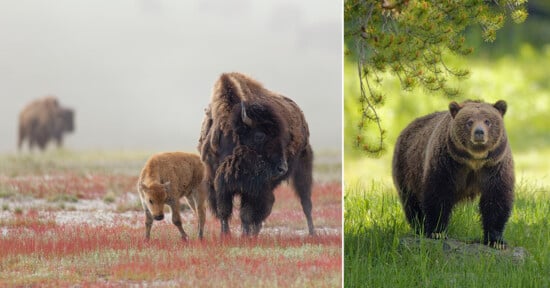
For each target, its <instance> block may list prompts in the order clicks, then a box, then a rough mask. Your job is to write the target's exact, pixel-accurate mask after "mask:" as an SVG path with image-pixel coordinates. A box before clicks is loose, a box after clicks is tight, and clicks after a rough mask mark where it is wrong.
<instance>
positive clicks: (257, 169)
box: [211, 146, 275, 235]
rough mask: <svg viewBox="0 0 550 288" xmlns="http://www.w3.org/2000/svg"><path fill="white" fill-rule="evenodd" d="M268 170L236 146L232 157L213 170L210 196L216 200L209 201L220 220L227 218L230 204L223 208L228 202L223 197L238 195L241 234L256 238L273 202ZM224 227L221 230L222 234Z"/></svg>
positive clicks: (261, 161) (258, 157)
mask: <svg viewBox="0 0 550 288" xmlns="http://www.w3.org/2000/svg"><path fill="white" fill-rule="evenodd" d="M251 168H252V169H251ZM268 171H269V165H268V163H267V162H266V161H264V159H262V156H261V155H258V154H257V153H256V152H255V151H253V150H251V149H249V148H248V147H247V146H238V147H236V148H235V149H234V150H233V154H232V155H230V156H228V157H226V158H225V160H224V161H223V162H222V163H221V164H220V166H218V169H217V170H216V177H215V178H214V188H215V191H216V194H212V195H211V196H215V197H216V199H215V200H214V199H212V200H214V201H211V202H216V203H217V211H216V213H217V216H218V217H219V218H222V219H224V218H229V217H230V216H231V213H232V210H233V207H232V206H233V205H227V203H230V202H229V201H227V199H226V197H231V199H233V196H234V195H235V194H239V195H241V211H240V217H241V221H242V225H243V232H244V233H245V234H253V235H257V234H258V233H259V232H260V230H261V228H262V222H263V220H265V218H267V216H269V214H270V213H271V208H272V207H273V203H274V202H275V196H274V195H273V187H270V186H269V183H270V182H269V180H270V178H271V175H270V174H271V173H269V172H268ZM231 201H232V200H231ZM228 228H229V227H225V231H226V232H228Z"/></svg>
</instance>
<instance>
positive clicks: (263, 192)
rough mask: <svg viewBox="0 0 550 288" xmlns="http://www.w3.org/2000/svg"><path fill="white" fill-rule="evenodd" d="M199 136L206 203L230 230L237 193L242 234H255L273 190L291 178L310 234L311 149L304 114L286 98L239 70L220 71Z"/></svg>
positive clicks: (311, 226)
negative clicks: (204, 176)
mask: <svg viewBox="0 0 550 288" xmlns="http://www.w3.org/2000/svg"><path fill="white" fill-rule="evenodd" d="M205 112H206V113H205V114H206V115H205V118H204V121H203V124H202V131H201V136H200V139H199V147H198V149H199V151H200V152H201V158H202V160H203V161H204V162H205V164H206V167H207V177H206V178H207V187H208V188H209V203H210V208H211V209H212V211H213V212H214V214H215V215H216V217H218V218H219V219H220V221H221V224H222V225H221V226H222V227H221V229H222V233H224V234H227V233H229V224H228V219H229V217H230V216H231V213H232V209H233V203H232V202H233V197H234V196H235V195H240V196H241V211H240V212H241V221H242V225H243V233H244V234H245V235H248V234H257V233H259V231H260V229H261V225H262V221H263V220H264V219H265V218H266V217H267V216H268V215H269V214H270V212H271V208H272V205H273V201H274V196H273V189H274V188H275V187H276V186H277V185H279V183H280V182H281V181H283V180H285V179H288V178H290V179H291V180H292V184H293V186H294V188H295V190H296V192H297V194H298V196H299V197H300V200H301V203H302V208H303V211H304V214H305V215H306V220H307V223H308V228H309V233H310V234H311V235H314V234H315V231H314V227H313V221H312V218H311V208H312V204H311V184H312V175H311V174H312V161H313V152H312V150H311V146H310V144H309V129H308V126H307V122H306V120H305V117H304V114H303V113H302V111H301V110H300V108H299V107H298V105H296V103H294V101H292V100H291V99H289V98H286V97H285V96H282V95H280V94H277V93H274V92H271V91H269V90H267V89H265V88H264V87H263V86H262V85H261V84H260V83H258V82H257V81H256V80H253V79H252V78H250V77H248V76H246V75H243V74H240V73H227V74H222V75H221V76H220V78H219V79H218V81H217V82H216V83H215V85H214V89H213V92H212V99H211V102H210V105H209V107H208V108H207V109H206V111H205Z"/></svg>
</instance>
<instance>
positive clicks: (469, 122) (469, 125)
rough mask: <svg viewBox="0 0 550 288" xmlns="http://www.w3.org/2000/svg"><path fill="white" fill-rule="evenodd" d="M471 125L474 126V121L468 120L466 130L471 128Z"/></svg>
mask: <svg viewBox="0 0 550 288" xmlns="http://www.w3.org/2000/svg"><path fill="white" fill-rule="evenodd" d="M472 125H474V121H473V120H468V122H466V126H467V127H468V128H470V127H472Z"/></svg>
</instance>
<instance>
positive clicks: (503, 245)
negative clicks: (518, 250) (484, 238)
mask: <svg viewBox="0 0 550 288" xmlns="http://www.w3.org/2000/svg"><path fill="white" fill-rule="evenodd" d="M485 245H487V246H489V247H491V248H495V249H497V250H506V249H508V244H506V242H504V241H502V240H499V241H489V243H485Z"/></svg>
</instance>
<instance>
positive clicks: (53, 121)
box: [17, 96, 74, 150]
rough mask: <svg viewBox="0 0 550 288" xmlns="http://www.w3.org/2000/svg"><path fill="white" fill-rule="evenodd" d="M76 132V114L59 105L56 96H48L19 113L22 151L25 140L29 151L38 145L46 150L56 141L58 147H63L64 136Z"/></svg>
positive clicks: (19, 136) (35, 101) (18, 144)
mask: <svg viewBox="0 0 550 288" xmlns="http://www.w3.org/2000/svg"><path fill="white" fill-rule="evenodd" d="M73 131H74V112H73V110H72V109H68V108H64V107H61V106H60V105H59V101H58V100H57V98H56V97H55V96H46V97H43V98H39V99H36V100H34V101H32V102H31V103H29V104H28V105H27V106H25V108H23V110H21V113H19V131H18V140H17V147H18V149H19V150H20V149H21V148H22V145H23V141H24V140H25V139H27V140H28V142H29V149H32V148H33V147H34V146H35V145H38V147H39V148H40V150H44V149H45V148H46V145H47V144H48V142H49V141H50V140H52V139H54V140H55V141H56V143H57V147H61V146H63V134H64V133H66V132H73Z"/></svg>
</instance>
